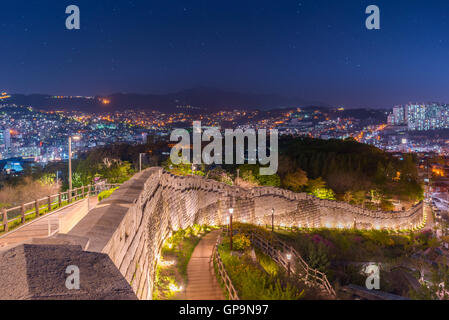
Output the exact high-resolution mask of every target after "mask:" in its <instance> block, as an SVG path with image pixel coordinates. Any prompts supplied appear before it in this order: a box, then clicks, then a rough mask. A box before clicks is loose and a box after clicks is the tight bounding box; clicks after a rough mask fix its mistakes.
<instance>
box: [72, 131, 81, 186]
mask: <svg viewBox="0 0 449 320" xmlns="http://www.w3.org/2000/svg"><path fill="white" fill-rule="evenodd" d="M72 139H73V140H75V141H78V140H79V139H80V137H79V136H73V137H72V136H69V192H72Z"/></svg>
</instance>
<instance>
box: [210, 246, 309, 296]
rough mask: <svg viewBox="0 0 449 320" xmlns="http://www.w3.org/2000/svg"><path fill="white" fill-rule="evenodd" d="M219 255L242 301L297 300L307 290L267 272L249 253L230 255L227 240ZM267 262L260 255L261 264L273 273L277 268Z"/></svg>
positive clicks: (219, 249) (220, 247)
mask: <svg viewBox="0 0 449 320" xmlns="http://www.w3.org/2000/svg"><path fill="white" fill-rule="evenodd" d="M218 251H219V253H220V256H221V259H222V260H223V264H224V265H225V268H226V271H227V273H228V275H229V277H230V278H231V281H232V283H233V285H234V287H235V289H236V290H237V292H238V295H239V298H240V299H241V300H298V299H301V298H302V297H303V296H304V290H300V289H299V288H298V287H296V286H295V285H292V284H291V283H290V282H289V281H285V279H283V278H282V277H279V276H278V272H276V275H272V274H269V273H268V272H266V271H265V268H264V267H261V265H260V264H259V262H258V261H257V259H256V261H254V260H253V259H252V258H251V254H250V252H249V251H248V250H247V251H244V252H241V253H233V254H232V255H231V252H230V248H229V240H228V238H225V239H224V241H223V243H222V244H221V245H220V246H219V248H218ZM267 258H268V257H263V256H262V255H261V256H260V257H259V261H263V264H264V265H265V267H266V268H267V269H268V270H271V271H273V268H274V267H273V265H272V264H271V263H269V262H268V261H267Z"/></svg>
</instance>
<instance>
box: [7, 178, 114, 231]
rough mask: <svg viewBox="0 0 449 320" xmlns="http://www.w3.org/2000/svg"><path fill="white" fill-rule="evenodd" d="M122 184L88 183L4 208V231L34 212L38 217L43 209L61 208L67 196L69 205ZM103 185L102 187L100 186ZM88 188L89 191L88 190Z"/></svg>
mask: <svg viewBox="0 0 449 320" xmlns="http://www.w3.org/2000/svg"><path fill="white" fill-rule="evenodd" d="M119 186H121V184H118V183H116V184H111V183H98V184H95V185H88V186H82V187H79V188H75V189H72V190H67V191H65V192H60V193H58V194H54V195H49V196H46V197H44V198H40V199H36V200H34V201H31V202H28V203H22V204H21V205H19V206H16V207H13V208H8V209H6V208H3V209H2V210H1V214H0V218H1V224H0V225H2V226H3V230H2V231H4V232H8V231H9V228H8V224H9V223H11V222H14V221H16V220H19V219H20V220H21V222H20V224H24V223H25V221H26V217H27V216H29V215H32V214H36V217H38V216H39V215H40V214H41V212H42V211H44V210H47V212H51V211H52V210H53V207H54V206H55V205H56V206H57V207H59V208H62V207H64V206H63V205H62V202H63V198H65V201H67V205H68V204H71V203H72V201H73V200H75V201H76V200H79V199H84V198H85V197H86V195H87V196H90V195H96V194H98V193H99V192H101V191H104V190H109V189H112V188H115V187H119ZM99 187H101V188H99ZM86 188H87V191H86ZM31 206H32V207H33V208H32V209H31V210H30V209H29V211H28V212H27V207H31ZM14 211H19V213H18V214H17V215H16V216H14V217H12V218H9V219H8V213H11V212H14Z"/></svg>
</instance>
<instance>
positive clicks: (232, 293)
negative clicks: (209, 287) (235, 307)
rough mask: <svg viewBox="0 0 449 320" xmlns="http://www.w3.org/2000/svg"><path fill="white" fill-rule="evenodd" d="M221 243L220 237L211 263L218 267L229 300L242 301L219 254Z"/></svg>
mask: <svg viewBox="0 0 449 320" xmlns="http://www.w3.org/2000/svg"><path fill="white" fill-rule="evenodd" d="M220 243H221V236H219V237H218V239H217V242H216V244H215V245H214V248H213V251H212V256H211V261H210V262H211V263H213V264H214V265H216V266H217V269H218V274H219V275H220V280H221V282H222V283H223V284H224V286H225V289H226V292H227V294H228V296H229V300H240V299H239V296H238V294H237V290H235V288H234V285H233V284H232V281H231V278H229V275H228V273H227V272H226V269H225V266H224V264H223V261H222V260H221V257H220V253H219V252H218V246H219V244H220Z"/></svg>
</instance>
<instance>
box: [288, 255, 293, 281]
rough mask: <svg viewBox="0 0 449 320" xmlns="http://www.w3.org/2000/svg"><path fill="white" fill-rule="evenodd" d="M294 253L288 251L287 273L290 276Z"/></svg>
mask: <svg viewBox="0 0 449 320" xmlns="http://www.w3.org/2000/svg"><path fill="white" fill-rule="evenodd" d="M291 260H292V254H291V253H287V275H288V277H289V278H290V273H291Z"/></svg>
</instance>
